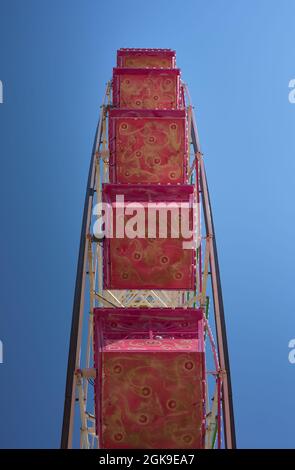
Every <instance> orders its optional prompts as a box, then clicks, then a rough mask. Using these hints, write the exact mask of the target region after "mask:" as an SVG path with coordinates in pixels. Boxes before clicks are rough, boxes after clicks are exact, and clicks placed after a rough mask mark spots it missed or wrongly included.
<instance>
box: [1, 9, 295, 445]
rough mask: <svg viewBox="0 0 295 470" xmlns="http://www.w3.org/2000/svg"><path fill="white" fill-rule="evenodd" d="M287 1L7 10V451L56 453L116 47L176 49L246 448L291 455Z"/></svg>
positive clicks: (291, 61) (292, 227)
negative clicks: (100, 128)
mask: <svg viewBox="0 0 295 470" xmlns="http://www.w3.org/2000/svg"><path fill="white" fill-rule="evenodd" d="M294 21H295V2H294V1H293V0H282V1H280V2H278V1H275V0H247V1H246V0H240V1H236V0H223V1H221V0H211V1H199V0H189V1H186V2H175V1H171V0H170V1H168V0H160V1H159V0H150V1H149V2H148V3H147V2H140V1H137V2H135V1H130V0H125V1H124V2H122V1H118V0H114V1H112V2H103V1H90V0H87V1H83V2H81V1H75V0H71V1H69V0H60V1H57V0H50V1H49V0H42V1H40V0H39V1H37V0H27V1H26V2H24V1H21V0H19V1H16V0H1V2H0V80H2V82H3V86H4V104H1V105H0V154H1V171H0V178H1V181H0V191H1V198H0V204H1V231H0V237H1V243H0V250H1V287H0V288H1V296H0V308H1V317H0V339H1V340H2V341H3V344H4V364H2V365H1V364H0V383H1V391H0V416H1V425H0V447H38V448H39V447H57V446H58V445H59V439H60V428H61V420H62V408H63V399H64V385H65V374H66V361H67V352H68V341H69V332H70V321H71V310H72V300H73V290H74V280H75V269H76V261H77V253H78V243H79V232H80V224H81V215H82V206H83V201H84V192H85V184H86V177H87V171H88V165H89V156H90V152H91V147H92V140H93V136H94V131H95V126H96V120H97V117H98V111H99V106H100V103H101V99H102V95H103V91H104V85H105V82H106V81H107V80H108V79H109V78H110V76H111V72H112V67H113V66H114V65H115V53H116V49H118V48H120V47H167V48H172V49H175V50H176V52H177V63H178V65H179V66H180V67H181V69H182V77H183V79H184V80H185V81H186V82H187V83H188V84H189V88H190V92H191V95H192V99H193V102H194V105H195V107H196V109H197V116H198V122H199V132H200V137H201V142H202V147H203V152H204V154H205V159H206V166H207V173H208V179H209V184H210V190H211V198H212V204H213V210H214V216H215V225H216V233H217V242H218V248H219V257H220V265H221V274H222V282H223V293H224V302H225V309H226V320H227V328H228V337H229V348H230V355H231V367H232V382H233V390H234V400H235V412H236V428H237V441H238V446H239V447H295V437H294V415H295V404H294V389H295V365H291V364H290V363H289V362H288V342H289V340H290V339H292V338H295V321H294V318H295V317H294V261H295V259H294V258H295V257H294V255H295V253H294V236H295V218H294V215H295V214H294V212H295V211H294V172H295V163H294V162H295V133H294V125H295V105H294V104H293V105H292V104H290V103H289V102H288V92H289V90H288V83H289V81H290V80H291V79H292V78H295V47H294V44H295V37H294V36H295V28H294V25H295V23H294Z"/></svg>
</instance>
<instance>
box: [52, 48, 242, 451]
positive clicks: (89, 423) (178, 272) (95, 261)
mask: <svg viewBox="0 0 295 470" xmlns="http://www.w3.org/2000/svg"><path fill="white" fill-rule="evenodd" d="M184 229H186V230H184ZM183 232H185V233H183ZM235 446H236V442H235V427H234V413H233V403H232V391H231V378H230V364H229V354H228V347H227V338H226V326H225V315H224V309H223V300H222V290H221V282H220V273H219V266H218V257H217V246H216V238H215V232H214V224H213V217H212V208H211V204H210V197H209V189H208V184H207V179H206V173H205V167H204V158H203V154H202V151H201V147H200V141H199V137H198V130H197V124H196V118H195V114H194V110H193V106H192V103H191V99H190V95H189V91H188V87H187V85H186V84H185V83H184V82H183V81H182V79H181V73H180V69H179V68H177V67H176V55H175V51H172V50H170V49H120V50H118V51H117V66H116V67H115V68H114V69H113V77H112V80H111V81H110V82H109V83H108V84H107V86H106V91H105V97H104V100H103V103H102V106H101V110H100V117H99V120H98V124H97V129H96V135H95V140H94V145H93V150H92V154H91V159H90V169H89V176H88V181H87V189H86V197H85V205H84V213H83V220H82V230H81V240H80V250H79V258H78V267H77V277H76V286H75V295H74V306H73V317H72V327H71V333H70V347H69V358H68V369H67V380H66V393H65V405H64V416H63V428H62V439H61V447H62V448H71V447H81V448H84V449H90V448H107V449H135V448H139V449H145V448H149V449H158V448H162V449H163V448H166V449H169V448H170V449H200V448H207V449H212V448H222V447H225V448H235Z"/></svg>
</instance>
